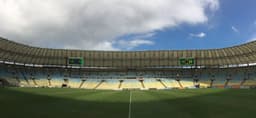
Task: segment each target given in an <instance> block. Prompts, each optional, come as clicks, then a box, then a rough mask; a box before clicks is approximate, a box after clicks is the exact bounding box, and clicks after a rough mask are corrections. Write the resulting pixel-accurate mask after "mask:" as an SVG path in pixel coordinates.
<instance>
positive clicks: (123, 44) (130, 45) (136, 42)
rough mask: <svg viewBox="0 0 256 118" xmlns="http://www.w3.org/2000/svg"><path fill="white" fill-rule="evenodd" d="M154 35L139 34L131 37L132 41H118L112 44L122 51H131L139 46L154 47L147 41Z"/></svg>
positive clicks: (152, 43)
mask: <svg viewBox="0 0 256 118" xmlns="http://www.w3.org/2000/svg"><path fill="white" fill-rule="evenodd" d="M154 35H155V34H154V33H147V34H140V35H137V36H135V37H132V39H121V40H118V41H116V42H114V44H115V45H116V46H117V47H118V48H119V49H122V50H131V49H134V48H136V47H139V46H141V45H154V44H155V42H153V41H151V40H148V38H151V37H153V36H154Z"/></svg>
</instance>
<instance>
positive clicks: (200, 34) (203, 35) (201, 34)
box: [190, 32, 206, 38]
mask: <svg viewBox="0 0 256 118" xmlns="http://www.w3.org/2000/svg"><path fill="white" fill-rule="evenodd" d="M190 36H191V37H197V38H204V37H205V36H206V33H204V32H201V33H198V34H193V33H190Z"/></svg>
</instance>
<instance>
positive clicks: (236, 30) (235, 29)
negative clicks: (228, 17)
mask: <svg viewBox="0 0 256 118" xmlns="http://www.w3.org/2000/svg"><path fill="white" fill-rule="evenodd" d="M231 29H232V30H233V31H234V32H236V33H239V30H238V29H237V28H236V27H235V26H232V27H231Z"/></svg>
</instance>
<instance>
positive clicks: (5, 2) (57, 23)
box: [0, 0, 256, 51]
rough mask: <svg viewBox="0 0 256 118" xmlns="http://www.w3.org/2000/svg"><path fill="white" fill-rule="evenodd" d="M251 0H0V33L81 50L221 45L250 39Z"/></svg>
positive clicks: (255, 35)
mask: <svg viewBox="0 0 256 118" xmlns="http://www.w3.org/2000/svg"><path fill="white" fill-rule="evenodd" d="M255 5H256V1H255V0H157V1H156V0H75V1H74V0H61V1H60V0H44V1H42V0H0V17H1V20H0V26H1V27H0V36H1V37H4V38H8V39H9V40H13V41H16V42H20V43H24V44H28V45H32V46H38V47H44V48H61V49H63V48H64V49H82V50H128V51H129V50H182V49H211V48H223V47H229V46H234V45H239V44H242V43H246V42H248V41H250V40H256V13H255V12H254V11H256V7H255Z"/></svg>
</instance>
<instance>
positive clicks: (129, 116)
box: [128, 91, 132, 118]
mask: <svg viewBox="0 0 256 118" xmlns="http://www.w3.org/2000/svg"><path fill="white" fill-rule="evenodd" d="M131 109H132V92H131V91H130V103H129V114H128V118H131Z"/></svg>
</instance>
